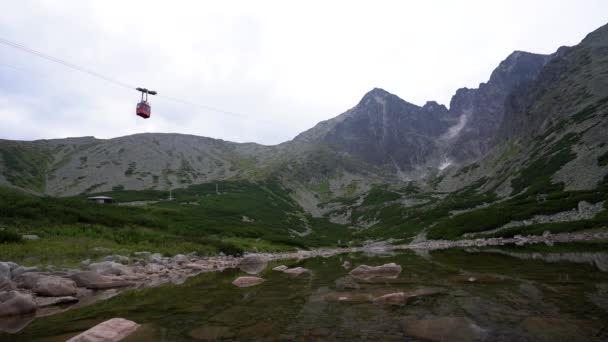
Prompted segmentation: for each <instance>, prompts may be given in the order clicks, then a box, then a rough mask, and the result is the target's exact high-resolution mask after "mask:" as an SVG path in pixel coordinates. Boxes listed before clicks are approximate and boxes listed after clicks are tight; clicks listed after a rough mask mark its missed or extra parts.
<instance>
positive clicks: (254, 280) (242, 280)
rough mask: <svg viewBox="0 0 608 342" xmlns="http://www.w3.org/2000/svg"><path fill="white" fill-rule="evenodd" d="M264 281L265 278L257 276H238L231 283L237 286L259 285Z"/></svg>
mask: <svg viewBox="0 0 608 342" xmlns="http://www.w3.org/2000/svg"><path fill="white" fill-rule="evenodd" d="M265 281H266V280H264V279H262V278H259V277H238V278H236V279H235V280H234V281H233V282H232V284H233V285H236V286H238V287H249V286H255V285H259V284H261V283H263V282H265Z"/></svg>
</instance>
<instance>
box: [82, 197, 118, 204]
mask: <svg viewBox="0 0 608 342" xmlns="http://www.w3.org/2000/svg"><path fill="white" fill-rule="evenodd" d="M87 199H88V200H89V201H95V202H97V203H102V204H103V203H114V202H116V201H114V199H113V198H112V197H108V196H92V197H87Z"/></svg>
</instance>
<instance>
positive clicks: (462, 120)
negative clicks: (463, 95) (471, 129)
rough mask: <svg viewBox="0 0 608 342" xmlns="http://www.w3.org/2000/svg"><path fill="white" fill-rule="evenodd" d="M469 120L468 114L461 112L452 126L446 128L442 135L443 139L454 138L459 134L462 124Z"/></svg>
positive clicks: (464, 124)
mask: <svg viewBox="0 0 608 342" xmlns="http://www.w3.org/2000/svg"><path fill="white" fill-rule="evenodd" d="M468 120H469V116H468V115H467V113H463V114H462V115H461V116H460V118H458V123H457V124H455V125H454V126H452V127H450V128H448V131H447V132H445V133H444V134H443V136H442V138H443V139H454V138H456V137H457V136H458V134H460V132H461V131H462V129H463V128H464V126H466V124H467V121H468Z"/></svg>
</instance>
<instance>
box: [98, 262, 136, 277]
mask: <svg viewBox="0 0 608 342" xmlns="http://www.w3.org/2000/svg"><path fill="white" fill-rule="evenodd" d="M89 269H90V270H91V271H94V272H97V273H99V274H104V275H128V274H129V273H131V270H130V269H129V267H127V266H125V265H123V264H119V263H116V262H113V261H103V262H98V263H94V264H90V265H89Z"/></svg>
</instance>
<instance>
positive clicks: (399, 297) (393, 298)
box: [374, 292, 408, 305]
mask: <svg viewBox="0 0 608 342" xmlns="http://www.w3.org/2000/svg"><path fill="white" fill-rule="evenodd" d="M407 298H408V297H406V295H405V293H404V292H395V293H389V294H385V295H384V296H380V297H378V298H376V299H374V302H375V303H378V304H389V305H405V302H406V301H407Z"/></svg>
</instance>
